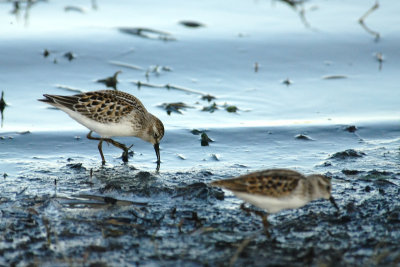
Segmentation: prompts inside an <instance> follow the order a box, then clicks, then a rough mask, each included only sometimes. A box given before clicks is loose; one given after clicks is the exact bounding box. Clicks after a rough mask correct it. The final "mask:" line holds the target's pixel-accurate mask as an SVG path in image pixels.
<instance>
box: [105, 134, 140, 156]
mask: <svg viewBox="0 0 400 267" xmlns="http://www.w3.org/2000/svg"><path fill="white" fill-rule="evenodd" d="M104 141H106V142H107V143H110V144H112V145H113V146H115V147H118V148H120V149H122V150H123V151H124V152H123V153H122V161H123V162H128V156H129V155H128V152H129V149H130V148H131V147H132V146H133V145H131V146H130V147H127V146H126V145H124V144H121V143H120V142H117V141H115V140H113V139H111V138H107V139H104Z"/></svg>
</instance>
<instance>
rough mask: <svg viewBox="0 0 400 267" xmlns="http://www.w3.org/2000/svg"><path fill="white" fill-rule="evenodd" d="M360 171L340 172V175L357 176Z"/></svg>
mask: <svg viewBox="0 0 400 267" xmlns="http://www.w3.org/2000/svg"><path fill="white" fill-rule="evenodd" d="M361 172H362V171H359V170H346V169H345V170H342V173H343V174H345V175H357V174H360V173H361Z"/></svg>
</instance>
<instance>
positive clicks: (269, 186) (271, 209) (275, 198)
mask: <svg viewBox="0 0 400 267" xmlns="http://www.w3.org/2000/svg"><path fill="white" fill-rule="evenodd" d="M211 185H213V186H218V187H222V188H225V189H228V190H230V191H232V192H233V194H235V195H236V196H237V197H239V198H241V199H243V200H244V201H246V202H248V203H250V204H253V205H254V206H257V207H259V208H262V209H264V210H265V211H267V212H268V213H276V212H279V211H281V210H283V209H295V208H299V207H302V206H304V205H306V204H307V203H308V202H310V201H313V200H316V199H320V198H324V199H328V200H330V202H331V203H332V204H333V205H334V206H335V208H336V209H337V210H339V207H338V206H337V205H336V203H335V200H334V198H333V197H332V195H331V188H332V186H331V181H330V179H329V178H327V177H326V176H323V175H319V174H313V175H309V176H307V177H306V176H304V175H302V174H301V173H298V172H296V171H292V170H287V169H269V170H263V171H258V172H253V173H249V174H246V175H242V176H239V177H236V178H232V179H225V180H219V181H214V182H212V183H211ZM241 208H242V209H244V210H246V211H249V209H247V208H245V207H244V205H243V204H242V206H241ZM256 214H257V215H260V216H262V218H263V223H264V227H265V230H266V233H267V235H269V233H268V231H267V227H268V222H267V215H265V214H260V213H257V212H256Z"/></svg>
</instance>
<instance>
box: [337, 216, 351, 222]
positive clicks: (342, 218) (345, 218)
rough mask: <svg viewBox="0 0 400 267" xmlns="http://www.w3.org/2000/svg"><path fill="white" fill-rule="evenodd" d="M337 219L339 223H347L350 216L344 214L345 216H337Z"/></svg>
mask: <svg viewBox="0 0 400 267" xmlns="http://www.w3.org/2000/svg"><path fill="white" fill-rule="evenodd" d="M339 221H340V222H341V223H349V222H351V217H350V216H347V215H345V216H342V217H340V218H339Z"/></svg>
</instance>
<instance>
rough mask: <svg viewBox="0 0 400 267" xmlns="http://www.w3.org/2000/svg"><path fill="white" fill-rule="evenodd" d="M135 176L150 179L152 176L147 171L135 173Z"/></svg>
mask: <svg viewBox="0 0 400 267" xmlns="http://www.w3.org/2000/svg"><path fill="white" fill-rule="evenodd" d="M135 178H138V179H149V178H151V173H149V172H145V171H141V172H138V173H137V174H136V175H135Z"/></svg>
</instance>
